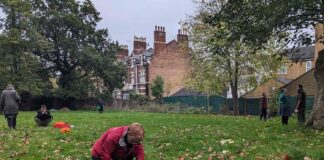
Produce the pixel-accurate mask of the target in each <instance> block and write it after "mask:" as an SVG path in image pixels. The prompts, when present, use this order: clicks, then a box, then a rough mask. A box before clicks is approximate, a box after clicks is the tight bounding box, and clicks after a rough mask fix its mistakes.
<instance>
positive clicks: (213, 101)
mask: <svg viewBox="0 0 324 160" xmlns="http://www.w3.org/2000/svg"><path fill="white" fill-rule="evenodd" d="M225 101H226V98H225V97H222V96H210V97H209V105H210V107H212V112H214V113H221V111H222V108H223V107H225Z"/></svg>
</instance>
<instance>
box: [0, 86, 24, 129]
mask: <svg viewBox="0 0 324 160" xmlns="http://www.w3.org/2000/svg"><path fill="white" fill-rule="evenodd" d="M19 102H20V97H19V95H18V93H17V92H16V90H15V88H14V87H13V86H12V85H11V84H9V85H7V87H6V89H5V90H3V91H2V93H1V97H0V106H1V109H0V110H1V113H3V114H4V115H5V118H6V119H7V122H8V127H9V128H10V129H16V118H17V115H18V110H19V105H18V103H19Z"/></svg>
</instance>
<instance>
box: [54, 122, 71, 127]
mask: <svg viewBox="0 0 324 160" xmlns="http://www.w3.org/2000/svg"><path fill="white" fill-rule="evenodd" d="M53 127H54V128H70V124H68V123H66V122H55V123H54V125H53Z"/></svg>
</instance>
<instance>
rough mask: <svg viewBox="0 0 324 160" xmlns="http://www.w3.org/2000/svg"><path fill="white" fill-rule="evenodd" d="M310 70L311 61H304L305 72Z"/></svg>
mask: <svg viewBox="0 0 324 160" xmlns="http://www.w3.org/2000/svg"><path fill="white" fill-rule="evenodd" d="M311 69H312V61H306V72H308V71H309V70H311Z"/></svg>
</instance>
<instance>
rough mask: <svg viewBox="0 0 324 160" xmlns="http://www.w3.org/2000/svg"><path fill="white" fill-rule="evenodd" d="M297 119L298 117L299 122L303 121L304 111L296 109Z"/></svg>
mask: <svg viewBox="0 0 324 160" xmlns="http://www.w3.org/2000/svg"><path fill="white" fill-rule="evenodd" d="M297 119H298V123H300V124H303V123H305V111H298V112H297Z"/></svg>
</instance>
